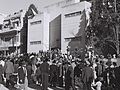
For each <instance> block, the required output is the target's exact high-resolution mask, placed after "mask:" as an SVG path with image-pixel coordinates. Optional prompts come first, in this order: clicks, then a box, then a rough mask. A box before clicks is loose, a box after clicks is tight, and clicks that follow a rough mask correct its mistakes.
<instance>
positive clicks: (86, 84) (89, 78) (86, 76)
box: [82, 64, 94, 90]
mask: <svg viewBox="0 0 120 90" xmlns="http://www.w3.org/2000/svg"><path fill="white" fill-rule="evenodd" d="M93 78H94V73H93V70H92V68H90V66H89V65H88V64H86V66H85V67H84V68H83V69H82V81H83V90H91V83H92V82H93Z"/></svg>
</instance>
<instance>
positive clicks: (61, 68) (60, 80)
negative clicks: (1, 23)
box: [0, 50, 120, 90]
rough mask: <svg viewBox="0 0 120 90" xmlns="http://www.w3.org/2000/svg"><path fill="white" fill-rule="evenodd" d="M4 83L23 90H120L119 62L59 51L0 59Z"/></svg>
mask: <svg viewBox="0 0 120 90" xmlns="http://www.w3.org/2000/svg"><path fill="white" fill-rule="evenodd" d="M0 83H1V84H4V85H6V87H8V88H9V86H13V87H16V88H21V90H28V89H27V88H28V86H30V85H31V84H36V85H39V86H41V87H42V90H47V88H48V87H62V88H64V89H65V90H120V84H119V83H120V67H119V66H118V65H117V62H116V58H112V57H111V56H108V58H104V57H103V56H102V55H101V56H98V55H96V56H95V57H93V58H89V57H88V56H85V59H84V60H82V59H81V58H80V57H74V56H72V55H68V54H61V53H60V51H59V50H56V51H49V52H39V53H38V54H35V53H31V54H20V55H17V56H6V57H1V58H0Z"/></svg>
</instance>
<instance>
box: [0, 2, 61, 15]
mask: <svg viewBox="0 0 120 90" xmlns="http://www.w3.org/2000/svg"><path fill="white" fill-rule="evenodd" d="M58 1H62V0H0V13H2V14H6V15H8V14H12V13H14V12H18V11H19V10H21V9H24V10H27V9H28V7H29V5H30V4H35V5H37V7H39V8H40V7H41V8H42V7H44V6H46V5H49V4H53V3H56V2H58Z"/></svg>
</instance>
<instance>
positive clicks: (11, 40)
mask: <svg viewBox="0 0 120 90" xmlns="http://www.w3.org/2000/svg"><path fill="white" fill-rule="evenodd" d="M24 15H25V12H24V11H23V10H20V11H19V12H15V13H14V14H11V15H8V16H6V17H5V18H4V20H3V24H2V29H1V30H0V52H1V54H4V55H8V54H11V53H13V54H18V53H20V45H21V40H20V38H21V37H20V33H21V29H22V28H23V18H24Z"/></svg>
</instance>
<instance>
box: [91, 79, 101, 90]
mask: <svg viewBox="0 0 120 90" xmlns="http://www.w3.org/2000/svg"><path fill="white" fill-rule="evenodd" d="M101 81H102V78H101V77H98V78H97V79H96V83H95V84H92V86H93V87H95V89H94V90H102V89H101V87H102V82H101Z"/></svg>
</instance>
